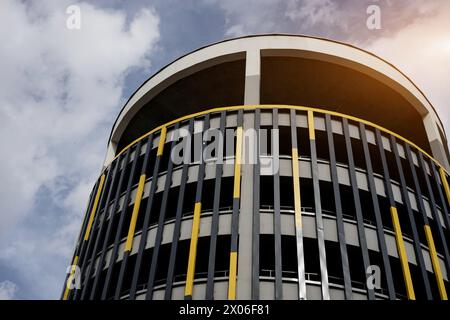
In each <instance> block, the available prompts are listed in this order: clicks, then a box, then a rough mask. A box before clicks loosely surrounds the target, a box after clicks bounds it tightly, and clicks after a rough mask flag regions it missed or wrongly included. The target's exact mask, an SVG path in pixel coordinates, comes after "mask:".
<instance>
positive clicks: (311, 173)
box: [62, 35, 450, 300]
mask: <svg viewBox="0 0 450 320" xmlns="http://www.w3.org/2000/svg"><path fill="white" fill-rule="evenodd" d="M448 169H449V154H448V148H447V140H446V136H445V133H444V129H443V126H442V123H441V121H440V120H439V117H438V115H437V114H436V112H435V110H434V109H433V107H432V105H431V104H430V103H429V101H428V100H427V98H426V97H425V96H424V95H423V93H422V92H421V91H420V90H419V89H418V88H417V87H416V86H415V85H414V84H413V83H412V82H411V80H410V79H408V78H407V77H406V76H405V75H404V74H403V73H401V72H400V71H399V70H398V69H396V68H395V67H394V66H392V65H391V64H389V63H387V62H386V61H384V60H382V59H380V58H378V57H376V56H374V55H372V54H370V53H368V52H366V51H363V50H360V49H358V48H355V47H352V46H349V45H346V44H343V43H338V42H334V41H329V40H326V39H319V38H311V37H303V36H288V35H265V36H254V37H244V38H238V39H232V40H228V41H224V42H220V43H217V44H213V45H210V46H207V47H204V48H201V49H199V50H197V51H194V52H192V53H190V54H187V55H185V56H183V57H181V58H179V59H178V60H176V61H174V62H173V63H171V64H170V65H168V66H166V67H165V68H163V69H162V70H160V71H159V72H158V73H157V74H155V75H154V76H153V77H151V78H150V79H149V80H147V81H146V82H145V83H144V84H143V85H142V86H141V87H140V88H139V89H138V90H137V91H136V92H135V93H134V94H133V96H132V97H131V98H130V99H129V101H128V102H127V104H126V105H125V107H124V108H123V109H122V111H121V113H120V114H119V117H118V118H117V120H116V122H115V124H114V127H113V129H112V132H111V136H110V139H109V142H108V151H107V155H106V158H105V163H104V166H103V169H102V172H101V174H100V177H99V178H98V180H97V182H96V184H95V186H94V188H93V190H92V193H91V196H90V199H89V202H88V206H87V210H86V217H85V219H84V222H83V225H82V228H81V232H80V237H79V239H78V242H77V246H76V249H75V253H74V257H73V262H72V265H73V267H72V269H71V271H70V273H69V274H68V276H67V281H66V283H67V284H68V285H65V286H64V290H63V293H62V298H63V299H71V300H72V299H75V300H78V299H81V300H88V299H323V300H328V299H369V300H374V299H377V300H378V299H391V300H392V299H444V300H445V299H447V292H449V290H450V282H449V272H450V254H449V248H448V246H449V239H450V232H449V230H450V216H449V200H450V189H449V184H448V179H449V173H448V171H447V170H448Z"/></svg>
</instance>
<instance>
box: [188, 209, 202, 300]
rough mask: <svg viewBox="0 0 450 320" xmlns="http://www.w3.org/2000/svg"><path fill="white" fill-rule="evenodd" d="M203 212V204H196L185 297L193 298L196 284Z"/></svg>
mask: <svg viewBox="0 0 450 320" xmlns="http://www.w3.org/2000/svg"><path fill="white" fill-rule="evenodd" d="M201 210H202V204H201V202H196V203H195V207H194V219H193V221H192V232H191V244H190V247H189V260H188V269H187V274H186V287H185V288H184V295H185V296H192V287H193V284H194V273H195V260H196V258H197V242H198V233H199V231H200V212H201Z"/></svg>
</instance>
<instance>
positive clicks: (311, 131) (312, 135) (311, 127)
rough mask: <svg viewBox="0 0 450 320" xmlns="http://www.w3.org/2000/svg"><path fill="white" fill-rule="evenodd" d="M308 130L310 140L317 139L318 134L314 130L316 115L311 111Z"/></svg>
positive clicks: (309, 111)
mask: <svg viewBox="0 0 450 320" xmlns="http://www.w3.org/2000/svg"><path fill="white" fill-rule="evenodd" d="M308 129H309V139H311V140H315V139H316V132H315V128H314V113H313V111H311V110H308Z"/></svg>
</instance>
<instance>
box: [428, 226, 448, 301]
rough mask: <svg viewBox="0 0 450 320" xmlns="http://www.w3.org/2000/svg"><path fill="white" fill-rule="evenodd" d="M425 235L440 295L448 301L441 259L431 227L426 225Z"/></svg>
mask: <svg viewBox="0 0 450 320" xmlns="http://www.w3.org/2000/svg"><path fill="white" fill-rule="evenodd" d="M424 228H425V235H426V237H427V242H428V248H429V250H430V256H431V263H432V265H433V270H434V275H435V277H436V281H437V285H438V288H439V295H440V296H441V300H448V298H447V291H446V290H445V285H444V279H443V277H442V272H441V266H440V265H439V259H438V256H437V252H436V247H435V245H434V240H433V235H432V233H431V229H430V226H429V225H425V226H424Z"/></svg>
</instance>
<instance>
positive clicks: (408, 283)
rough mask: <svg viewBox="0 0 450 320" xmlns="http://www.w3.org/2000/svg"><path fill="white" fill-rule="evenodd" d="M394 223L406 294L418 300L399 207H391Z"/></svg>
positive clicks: (411, 298)
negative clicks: (399, 217) (398, 211)
mask: <svg viewBox="0 0 450 320" xmlns="http://www.w3.org/2000/svg"><path fill="white" fill-rule="evenodd" d="M391 218H392V225H393V226H394V232H395V241H396V243H397V250H398V256H399V258H400V264H401V266H402V271H403V280H404V281H405V287H406V294H407V296H408V299H409V300H416V295H415V294H414V287H413V283H412V279H411V272H410V270H409V264H408V256H407V254H406V249H405V243H404V242H403V235H402V230H401V227H400V221H399V219H398V213H397V208H395V207H391Z"/></svg>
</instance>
